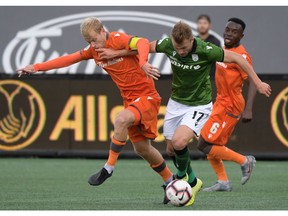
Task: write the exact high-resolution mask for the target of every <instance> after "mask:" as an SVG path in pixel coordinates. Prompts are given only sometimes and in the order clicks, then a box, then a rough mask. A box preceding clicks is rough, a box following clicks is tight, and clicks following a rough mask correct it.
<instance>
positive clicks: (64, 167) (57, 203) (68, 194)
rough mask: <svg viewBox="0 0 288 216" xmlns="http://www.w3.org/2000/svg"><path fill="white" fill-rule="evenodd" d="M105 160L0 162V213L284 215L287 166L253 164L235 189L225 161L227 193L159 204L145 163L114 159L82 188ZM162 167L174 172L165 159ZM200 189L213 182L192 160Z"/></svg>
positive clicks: (236, 176)
mask: <svg viewBox="0 0 288 216" xmlns="http://www.w3.org/2000/svg"><path fill="white" fill-rule="evenodd" d="M104 163H105V161H104V160H87V159H37V158H31V159H25V158H8V159H6V158H2V159H0V210H287V209H288V195H287V192H288V183H287V179H288V169H287V167H288V162H275V161H258V162H257V164H256V167H255V170H254V172H253V174H252V177H251V179H250V180H249V182H248V183H247V184H246V185H245V186H242V185H240V179H241V171H240V167H239V166H238V165H237V164H234V163H232V162H226V163H225V166H226V168H227V173H228V175H229V177H230V181H232V186H233V191H232V192H216V193H215V192H214V193H207V192H199V193H198V195H197V197H196V201H195V203H194V205H192V206H190V207H181V208H180V207H174V206H172V205H170V204H169V205H163V204H161V202H162V199H163V189H162V188H161V187H160V186H161V185H162V180H161V178H160V177H159V176H158V175H157V174H156V173H155V172H154V171H153V170H152V169H151V168H150V167H149V166H148V165H147V163H146V162H145V161H144V160H141V159H139V160H137V159H134V160H128V159H126V160H124V159H122V160H119V161H118V164H117V167H116V170H115V171H114V173H113V176H112V177H111V178H110V179H108V180H107V182H105V183H104V184H103V185H101V186H98V187H92V186H90V185H89V184H88V183H87V179H88V177H89V176H90V175H91V174H94V173H95V172H96V171H98V170H99V169H100V168H101V167H102V166H103V164H104ZM167 164H168V165H169V166H170V167H171V170H172V171H173V172H175V168H174V167H173V164H172V162H171V161H170V160H168V161H167ZM192 166H193V169H194V170H195V172H196V174H197V176H198V177H199V178H201V179H202V181H203V183H204V186H210V185H211V184H213V183H214V182H215V181H216V178H215V174H214V173H213V171H212V169H211V167H210V165H209V163H208V162H207V161H205V160H198V161H192Z"/></svg>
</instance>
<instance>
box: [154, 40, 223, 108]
mask: <svg viewBox="0 0 288 216" xmlns="http://www.w3.org/2000/svg"><path fill="white" fill-rule="evenodd" d="M156 52H159V53H164V54H165V55H166V56H167V57H168V58H169V59H170V62H171V67H172V71H173V80H172V95H171V98H172V99H173V100H175V101H177V102H179V103H181V104H185V105H189V106H198V105H205V104H208V103H209V102H210V101H211V100H212V88H211V82H210V70H211V66H212V64H213V63H214V62H216V61H220V62H222V61H223V59H224V51H223V49H222V48H220V47H218V46H216V45H214V44H212V43H209V42H208V43H206V42H204V41H202V40H201V39H200V38H194V42H193V47H192V51H191V52H190V53H189V54H188V56H186V57H181V56H180V55H178V53H177V52H176V50H175V49H174V47H173V44H172V41H171V38H165V39H162V40H158V41H157V43H156Z"/></svg>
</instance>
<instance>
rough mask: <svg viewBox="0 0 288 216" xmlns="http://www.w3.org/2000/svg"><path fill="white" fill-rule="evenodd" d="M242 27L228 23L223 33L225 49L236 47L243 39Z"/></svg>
mask: <svg viewBox="0 0 288 216" xmlns="http://www.w3.org/2000/svg"><path fill="white" fill-rule="evenodd" d="M243 36H244V35H243V29H242V26H241V25H240V24H238V23H234V22H231V21H230V22H228V23H227V24H226V27H225V31H224V33H223V37H224V44H225V46H226V47H237V46H238V45H239V43H240V40H241V39H242V38H243Z"/></svg>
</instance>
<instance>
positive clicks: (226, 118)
mask: <svg viewBox="0 0 288 216" xmlns="http://www.w3.org/2000/svg"><path fill="white" fill-rule="evenodd" d="M239 119H240V115H238V116H235V115H233V114H231V113H229V112H227V111H226V109H225V106H223V105H221V104H219V103H217V101H216V102H215V104H214V105H213V109H212V113H211V115H210V117H209V119H208V120H207V122H206V123H205V125H204V127H203V128H202V129H201V136H202V138H203V139H204V140H205V141H206V142H208V143H211V144H215V145H225V144H226V143H227V142H228V138H229V136H230V135H231V134H232V132H233V130H234V128H235V126H236V124H237V122H238V121H239Z"/></svg>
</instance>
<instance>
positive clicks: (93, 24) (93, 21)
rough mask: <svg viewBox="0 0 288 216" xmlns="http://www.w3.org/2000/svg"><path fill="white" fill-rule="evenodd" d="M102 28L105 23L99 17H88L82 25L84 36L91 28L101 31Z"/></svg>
mask: <svg viewBox="0 0 288 216" xmlns="http://www.w3.org/2000/svg"><path fill="white" fill-rule="evenodd" d="M102 28H103V24H102V22H101V21H100V20H99V19H98V18H97V17H88V18H86V19H84V20H83V21H82V23H81V25H80V31H81V34H82V35H83V36H86V35H87V34H88V32H89V31H90V30H94V31H95V32H96V33H100V31H101V29H102Z"/></svg>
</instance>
